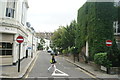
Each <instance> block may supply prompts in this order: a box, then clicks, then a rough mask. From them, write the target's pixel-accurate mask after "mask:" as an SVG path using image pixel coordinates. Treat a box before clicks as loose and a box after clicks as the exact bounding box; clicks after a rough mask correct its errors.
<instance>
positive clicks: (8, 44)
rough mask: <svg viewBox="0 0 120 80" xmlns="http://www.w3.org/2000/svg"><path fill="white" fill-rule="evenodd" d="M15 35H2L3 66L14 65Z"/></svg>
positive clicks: (1, 52)
mask: <svg viewBox="0 0 120 80" xmlns="http://www.w3.org/2000/svg"><path fill="white" fill-rule="evenodd" d="M13 39H14V34H8V33H0V59H1V63H0V64H1V65H4V64H7V65H8V64H9V65H10V64H12V58H13Z"/></svg>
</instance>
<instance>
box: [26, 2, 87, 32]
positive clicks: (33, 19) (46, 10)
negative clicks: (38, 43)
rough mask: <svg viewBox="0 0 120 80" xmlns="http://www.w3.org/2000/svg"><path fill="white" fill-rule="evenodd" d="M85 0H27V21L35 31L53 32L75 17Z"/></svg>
mask: <svg viewBox="0 0 120 80" xmlns="http://www.w3.org/2000/svg"><path fill="white" fill-rule="evenodd" d="M85 2H86V0H28V3H29V9H28V13H27V21H28V22H30V23H31V25H32V27H34V29H35V31H37V32H53V31H54V30H56V29H58V28H59V26H66V25H67V24H68V25H69V24H70V22H71V21H72V20H74V19H75V20H76V19H77V11H78V9H79V8H80V7H81V6H82V5H83V4H84V3H85Z"/></svg>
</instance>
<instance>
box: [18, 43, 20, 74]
mask: <svg viewBox="0 0 120 80" xmlns="http://www.w3.org/2000/svg"><path fill="white" fill-rule="evenodd" d="M20 49H21V43H19V58H18V72H20Z"/></svg>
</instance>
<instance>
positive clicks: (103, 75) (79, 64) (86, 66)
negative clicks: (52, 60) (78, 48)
mask: <svg viewBox="0 0 120 80" xmlns="http://www.w3.org/2000/svg"><path fill="white" fill-rule="evenodd" d="M66 60H67V61H68V62H70V63H72V64H74V65H76V66H77V67H79V68H81V69H82V70H84V71H86V72H88V73H89V74H91V75H93V76H95V77H96V78H117V79H119V80H120V74H119V75H118V74H114V75H112V74H107V73H106V72H104V71H102V70H99V69H96V68H95V67H93V66H91V65H89V64H86V63H83V62H77V61H75V62H73V60H71V58H69V57H66Z"/></svg>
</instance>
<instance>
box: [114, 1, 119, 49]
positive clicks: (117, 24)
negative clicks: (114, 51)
mask: <svg viewBox="0 0 120 80" xmlns="http://www.w3.org/2000/svg"><path fill="white" fill-rule="evenodd" d="M114 6H115V7H120V0H115V3H114ZM117 15H118V20H116V21H114V22H113V28H114V36H115V38H116V43H117V45H118V48H119V49H120V21H119V20H120V19H119V15H120V14H119V12H118V13H117Z"/></svg>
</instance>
